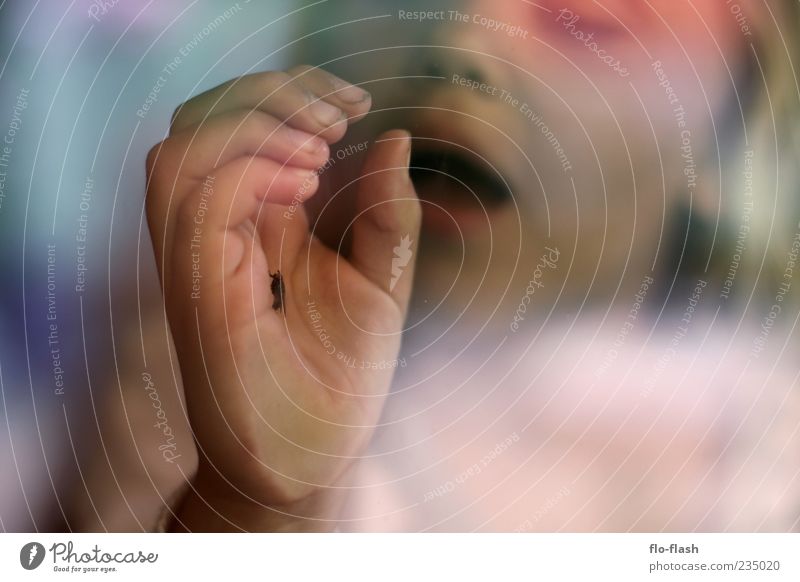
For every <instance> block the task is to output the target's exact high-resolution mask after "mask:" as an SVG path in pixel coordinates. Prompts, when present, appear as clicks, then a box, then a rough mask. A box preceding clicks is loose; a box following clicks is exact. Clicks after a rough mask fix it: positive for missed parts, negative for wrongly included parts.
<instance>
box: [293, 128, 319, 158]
mask: <svg viewBox="0 0 800 582" xmlns="http://www.w3.org/2000/svg"><path fill="white" fill-rule="evenodd" d="M287 132H288V137H289V139H290V140H291V141H292V143H293V144H294V145H296V146H297V147H298V148H300V149H301V150H303V151H305V152H309V153H312V154H315V153H317V152H320V151H322V150H323V149H324V148H325V146H326V145H327V144H326V143H325V140H324V139H322V138H321V137H317V136H316V135H311V134H310V133H306V132H305V131H301V130H299V129H293V128H291V127H290V128H287Z"/></svg>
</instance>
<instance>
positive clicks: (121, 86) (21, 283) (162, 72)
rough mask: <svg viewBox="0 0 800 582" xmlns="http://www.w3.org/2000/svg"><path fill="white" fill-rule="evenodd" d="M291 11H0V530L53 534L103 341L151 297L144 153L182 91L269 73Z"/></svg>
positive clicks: (125, 6)
mask: <svg viewBox="0 0 800 582" xmlns="http://www.w3.org/2000/svg"><path fill="white" fill-rule="evenodd" d="M103 6H105V8H103ZM297 9H298V5H297V3H296V2H293V1H289V2H287V1H271V2H247V1H244V0H242V1H241V2H232V3H227V2H214V1H197V2H155V1H151V2H138V1H137V2H133V1H120V2H117V3H114V2H105V3H103V2H90V1H85V0H81V1H78V2H71V3H70V2H63V1H60V0H41V1H38V2H20V1H16V2H4V3H0V67H2V68H1V69H0V78H2V83H0V140H3V139H4V138H6V141H5V143H2V144H0V155H2V158H1V159H0V162H1V163H2V165H0V172H2V174H1V175H0V180H2V181H0V185H1V186H0V187H2V190H0V243H2V253H0V262H1V264H2V278H0V281H2V283H1V284H0V310H1V313H0V321H1V322H2V325H1V326H0V372H1V373H2V399H0V409H2V412H0V425H2V426H0V466H2V471H0V475H2V476H0V529H2V530H5V531H31V530H52V529H62V528H64V527H68V525H67V516H66V513H67V511H66V509H65V508H64V505H66V504H65V496H67V495H68V493H65V489H67V487H66V485H65V484H67V483H79V482H80V478H81V472H80V470H79V469H80V467H81V466H82V465H85V462H86V459H82V458H81V454H80V452H81V450H82V447H81V446H80V444H79V443H81V441H82V439H87V438H97V429H96V426H95V421H94V418H93V409H94V407H96V406H97V403H98V402H97V400H98V394H101V393H102V391H104V390H108V389H116V387H117V383H116V380H115V368H114V365H115V361H116V360H115V358H116V357H118V356H119V354H115V353H114V350H113V347H112V346H113V345H114V342H115V341H116V339H117V335H116V334H119V333H120V330H121V329H123V328H125V326H126V325H127V323H128V322H135V320H136V318H137V317H138V311H137V310H138V307H137V306H138V305H139V299H140V298H141V299H142V300H143V301H144V300H147V299H148V298H150V299H152V298H154V297H157V294H158V284H157V280H156V278H155V269H154V264H153V259H152V251H151V250H150V242H149V239H148V237H147V229H146V227H145V226H144V225H143V222H142V218H143V217H142V212H143V201H144V190H145V183H144V182H145V180H144V156H145V155H146V152H147V151H148V149H149V148H150V147H151V146H152V145H153V144H154V143H156V142H157V141H159V140H160V139H162V137H163V135H164V133H165V131H166V129H167V126H168V123H169V119H170V115H171V113H172V112H173V110H174V109H175V107H176V106H177V105H178V104H180V103H181V102H183V101H185V100H186V99H187V98H188V97H190V96H192V95H195V94H197V93H199V92H202V91H204V90H206V89H208V88H211V87H213V86H215V85H217V84H219V83H221V82H223V81H225V80H228V79H229V78H231V77H233V76H236V75H240V74H244V73H246V72H252V71H257V70H265V69H269V68H274V67H279V66H281V64H282V63H283V62H284V60H285V59H286V55H287V52H288V51H290V50H292V47H291V46H286V42H287V39H289V38H291V35H290V31H291V26H290V25H292V26H293V25H294V24H293V19H294V18H295V17H294V16H291V15H290V16H288V17H285V16H284V15H287V14H288V13H290V12H292V11H295V10H297ZM276 19H278V20H276ZM4 147H5V148H6V149H5V150H4V149H3V148H4ZM137 296H139V297H137ZM84 348H85V351H84ZM90 388H91V391H90ZM76 460H77V461H78V462H77V463H76Z"/></svg>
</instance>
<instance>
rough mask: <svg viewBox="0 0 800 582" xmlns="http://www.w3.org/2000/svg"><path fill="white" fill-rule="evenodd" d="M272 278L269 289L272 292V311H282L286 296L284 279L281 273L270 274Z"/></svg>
mask: <svg viewBox="0 0 800 582" xmlns="http://www.w3.org/2000/svg"><path fill="white" fill-rule="evenodd" d="M269 276H270V278H272V283H270V286H269V289H270V291H272V309H274V310H275V311H281V310H282V309H283V299H284V297H285V296H286V289H285V287H284V285H283V277H282V276H281V272H280V271H275V272H274V273H270V274H269Z"/></svg>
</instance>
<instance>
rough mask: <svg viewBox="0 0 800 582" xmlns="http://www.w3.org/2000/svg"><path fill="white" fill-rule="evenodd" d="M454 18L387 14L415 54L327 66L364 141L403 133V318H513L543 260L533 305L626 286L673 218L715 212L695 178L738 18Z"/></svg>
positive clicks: (467, 7) (707, 185)
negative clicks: (357, 112)
mask: <svg viewBox="0 0 800 582" xmlns="http://www.w3.org/2000/svg"><path fill="white" fill-rule="evenodd" d="M452 4H453V6H452V7H451V6H442V7H430V6H429V7H426V8H418V9H417V8H415V9H414V10H423V11H426V12H428V14H427V15H426V16H425V17H424V19H423V17H422V16H421V15H417V14H415V12H414V10H411V9H409V10H408V11H402V14H401V11H398V10H395V11H394V14H393V19H392V27H394V28H393V31H394V34H396V35H398V36H400V37H401V39H400V40H401V41H402V38H403V37H404V36H405V43H404V45H405V46H408V45H414V47H415V48H397V49H391V50H378V51H375V53H368V54H369V55H370V56H364V57H354V58H352V59H344V60H343V61H341V62H339V63H338V66H339V68H338V69H336V70H337V71H340V72H341V74H342V75H343V76H344V77H345V78H351V79H352V78H354V77H355V79H356V80H357V81H362V82H367V83H368V84H369V87H368V88H369V89H370V91H372V92H373V95H374V100H373V102H374V103H375V108H374V109H375V111H374V113H372V114H370V116H369V117H368V120H367V122H366V123H365V124H364V126H363V127H361V128H360V130H359V131H360V132H361V133H362V135H364V134H367V133H374V132H375V131H377V130H378V129H383V128H386V127H395V126H397V125H400V126H405V127H407V128H408V129H410V130H411V131H412V134H413V135H414V137H415V142H414V152H415V153H414V157H413V159H412V166H413V167H414V170H413V177H414V180H415V184H416V185H417V189H418V192H419V194H420V196H421V198H422V200H423V207H424V210H425V222H424V232H425V237H426V243H427V244H426V245H425V248H424V252H423V253H421V254H420V257H419V261H420V263H421V264H420V271H419V273H420V274H419V278H418V281H419V293H417V297H416V299H417V303H418V309H421V310H422V312H423V313H422V315H425V311H426V309H429V308H430V306H432V305H435V304H437V301H438V300H439V299H441V298H442V297H445V296H446V297H447V302H446V304H445V308H446V309H449V310H451V311H452V312H454V313H459V314H460V315H463V316H464V317H466V318H467V319H469V315H464V314H462V312H463V311H464V310H467V311H468V312H469V313H475V314H476V317H477V318H478V319H480V318H482V317H483V316H484V314H485V313H486V311H487V309H488V310H490V311H491V310H493V309H494V308H495V306H498V305H499V306H500V308H501V309H503V308H504V307H506V306H508V305H514V306H515V305H516V303H518V300H519V296H520V290H521V289H524V287H525V285H526V284H527V283H528V281H529V280H530V278H531V273H532V271H533V269H534V268H535V265H536V262H537V260H538V259H539V258H540V256H541V255H542V254H543V253H544V252H548V251H545V248H549V249H556V250H557V251H558V256H559V264H558V267H557V268H554V269H551V272H549V273H547V276H548V277H549V278H550V280H549V281H548V282H547V289H546V291H543V292H541V293H540V294H539V297H540V298H541V300H545V297H546V294H547V293H550V299H551V300H554V299H555V297H556V295H558V294H560V297H561V299H562V300H563V299H564V298H570V299H571V300H572V301H570V303H572V302H574V301H578V300H581V298H584V297H586V296H587V295H588V296H589V297H591V298H601V299H603V298H606V297H608V296H609V295H610V294H611V293H613V292H614V291H615V290H616V289H617V286H618V285H619V284H620V281H622V288H623V289H624V288H625V287H626V286H627V285H630V286H633V285H637V286H638V284H639V282H640V281H641V278H642V276H643V275H644V274H647V273H649V272H650V270H651V267H652V265H653V263H654V261H656V260H659V259H663V253H664V252H665V247H667V246H668V243H669V241H668V240H667V237H668V235H669V234H670V232H669V227H670V219H671V215H672V212H673V211H674V209H675V207H676V205H677V204H678V203H679V202H681V201H682V202H684V203H686V204H688V203H690V202H691V203H692V205H693V207H694V208H695V209H697V208H698V207H700V208H703V207H704V206H709V205H711V204H713V206H714V207H716V201H712V200H710V199H709V197H713V192H714V188H715V187H717V188H718V185H716V182H715V180H716V174H717V173H716V169H715V168H713V166H707V164H708V163H709V162H711V163H716V159H717V154H716V151H715V150H716V147H717V145H716V135H715V131H714V130H715V127H716V130H717V131H719V130H720V128H721V125H724V124H727V123H728V119H727V118H725V117H724V115H726V114H727V113H728V108H729V107H730V106H731V104H732V103H734V104H735V98H734V95H735V91H736V90H737V89H738V90H741V85H740V82H741V81H740V76H741V74H742V72H743V69H744V65H745V62H746V59H747V58H748V56H749V54H748V51H749V49H748V43H747V41H748V40H749V39H748V36H747V34H746V30H745V29H744V28H743V26H745V25H746V24H748V23H749V22H750V23H751V22H752V16H748V17H745V16H743V15H740V16H739V18H738V19H737V13H735V12H734V11H732V10H731V8H730V7H729V5H728V4H726V3H725V2H719V1H715V0H700V1H691V2H690V1H684V0H675V1H670V2H651V1H647V0H604V1H603V2H593V1H589V0H538V1H537V2H523V1H519V2H517V1H510V2H497V1H488V0H475V1H472V2H459V3H452ZM746 18H749V20H747V19H746ZM393 40H394V39H393ZM397 44H398V45H399V44H403V43H402V42H398V43H397ZM376 46H381V45H380V43H376ZM383 46H391V43H390V42H388V41H386V42H384V44H383ZM399 76H405V77H406V78H405V79H404V80H402V81H397V80H391V81H375V80H376V79H385V78H387V77H393V78H395V79H396V78H397V77H399ZM709 192H711V194H709ZM659 252H660V253H661V256H660V255H659V254H658V253H659ZM426 306H428V307H426ZM476 306H481V307H482V308H483V309H482V310H477V311H476V309H475V307H476ZM501 319H502V318H501ZM503 321H504V322H505V321H506V320H505V319H503Z"/></svg>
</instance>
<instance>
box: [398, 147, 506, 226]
mask: <svg viewBox="0 0 800 582" xmlns="http://www.w3.org/2000/svg"><path fill="white" fill-rule="evenodd" d="M410 166H411V167H410V174H411V180H412V181H413V182H414V187H415V188H416V190H417V194H418V195H419V197H420V199H421V200H422V201H423V209H424V211H425V214H426V218H429V219H430V220H428V221H427V222H429V223H430V222H435V223H436V224H435V225H434V226H446V225H447V223H449V224H450V225H451V227H456V229H458V228H459V227H460V228H462V229H463V227H465V226H472V225H474V224H475V223H476V222H478V221H479V222H484V223H485V221H486V219H487V215H488V214H490V213H493V212H494V211H497V210H499V209H500V208H502V207H504V206H505V205H506V204H508V203H509V202H510V201H511V191H510V190H509V187H508V185H507V184H506V183H505V182H504V181H503V179H502V178H501V176H500V174H499V173H498V172H497V171H496V170H494V169H493V168H492V167H491V166H490V165H489V164H488V163H487V162H486V161H484V160H483V159H482V158H481V157H480V156H478V155H476V154H473V153H470V152H469V151H467V150H463V151H462V150H460V149H456V148H431V147H427V146H421V147H417V148H415V149H414V150H413V151H412V154H411V164H410Z"/></svg>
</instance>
